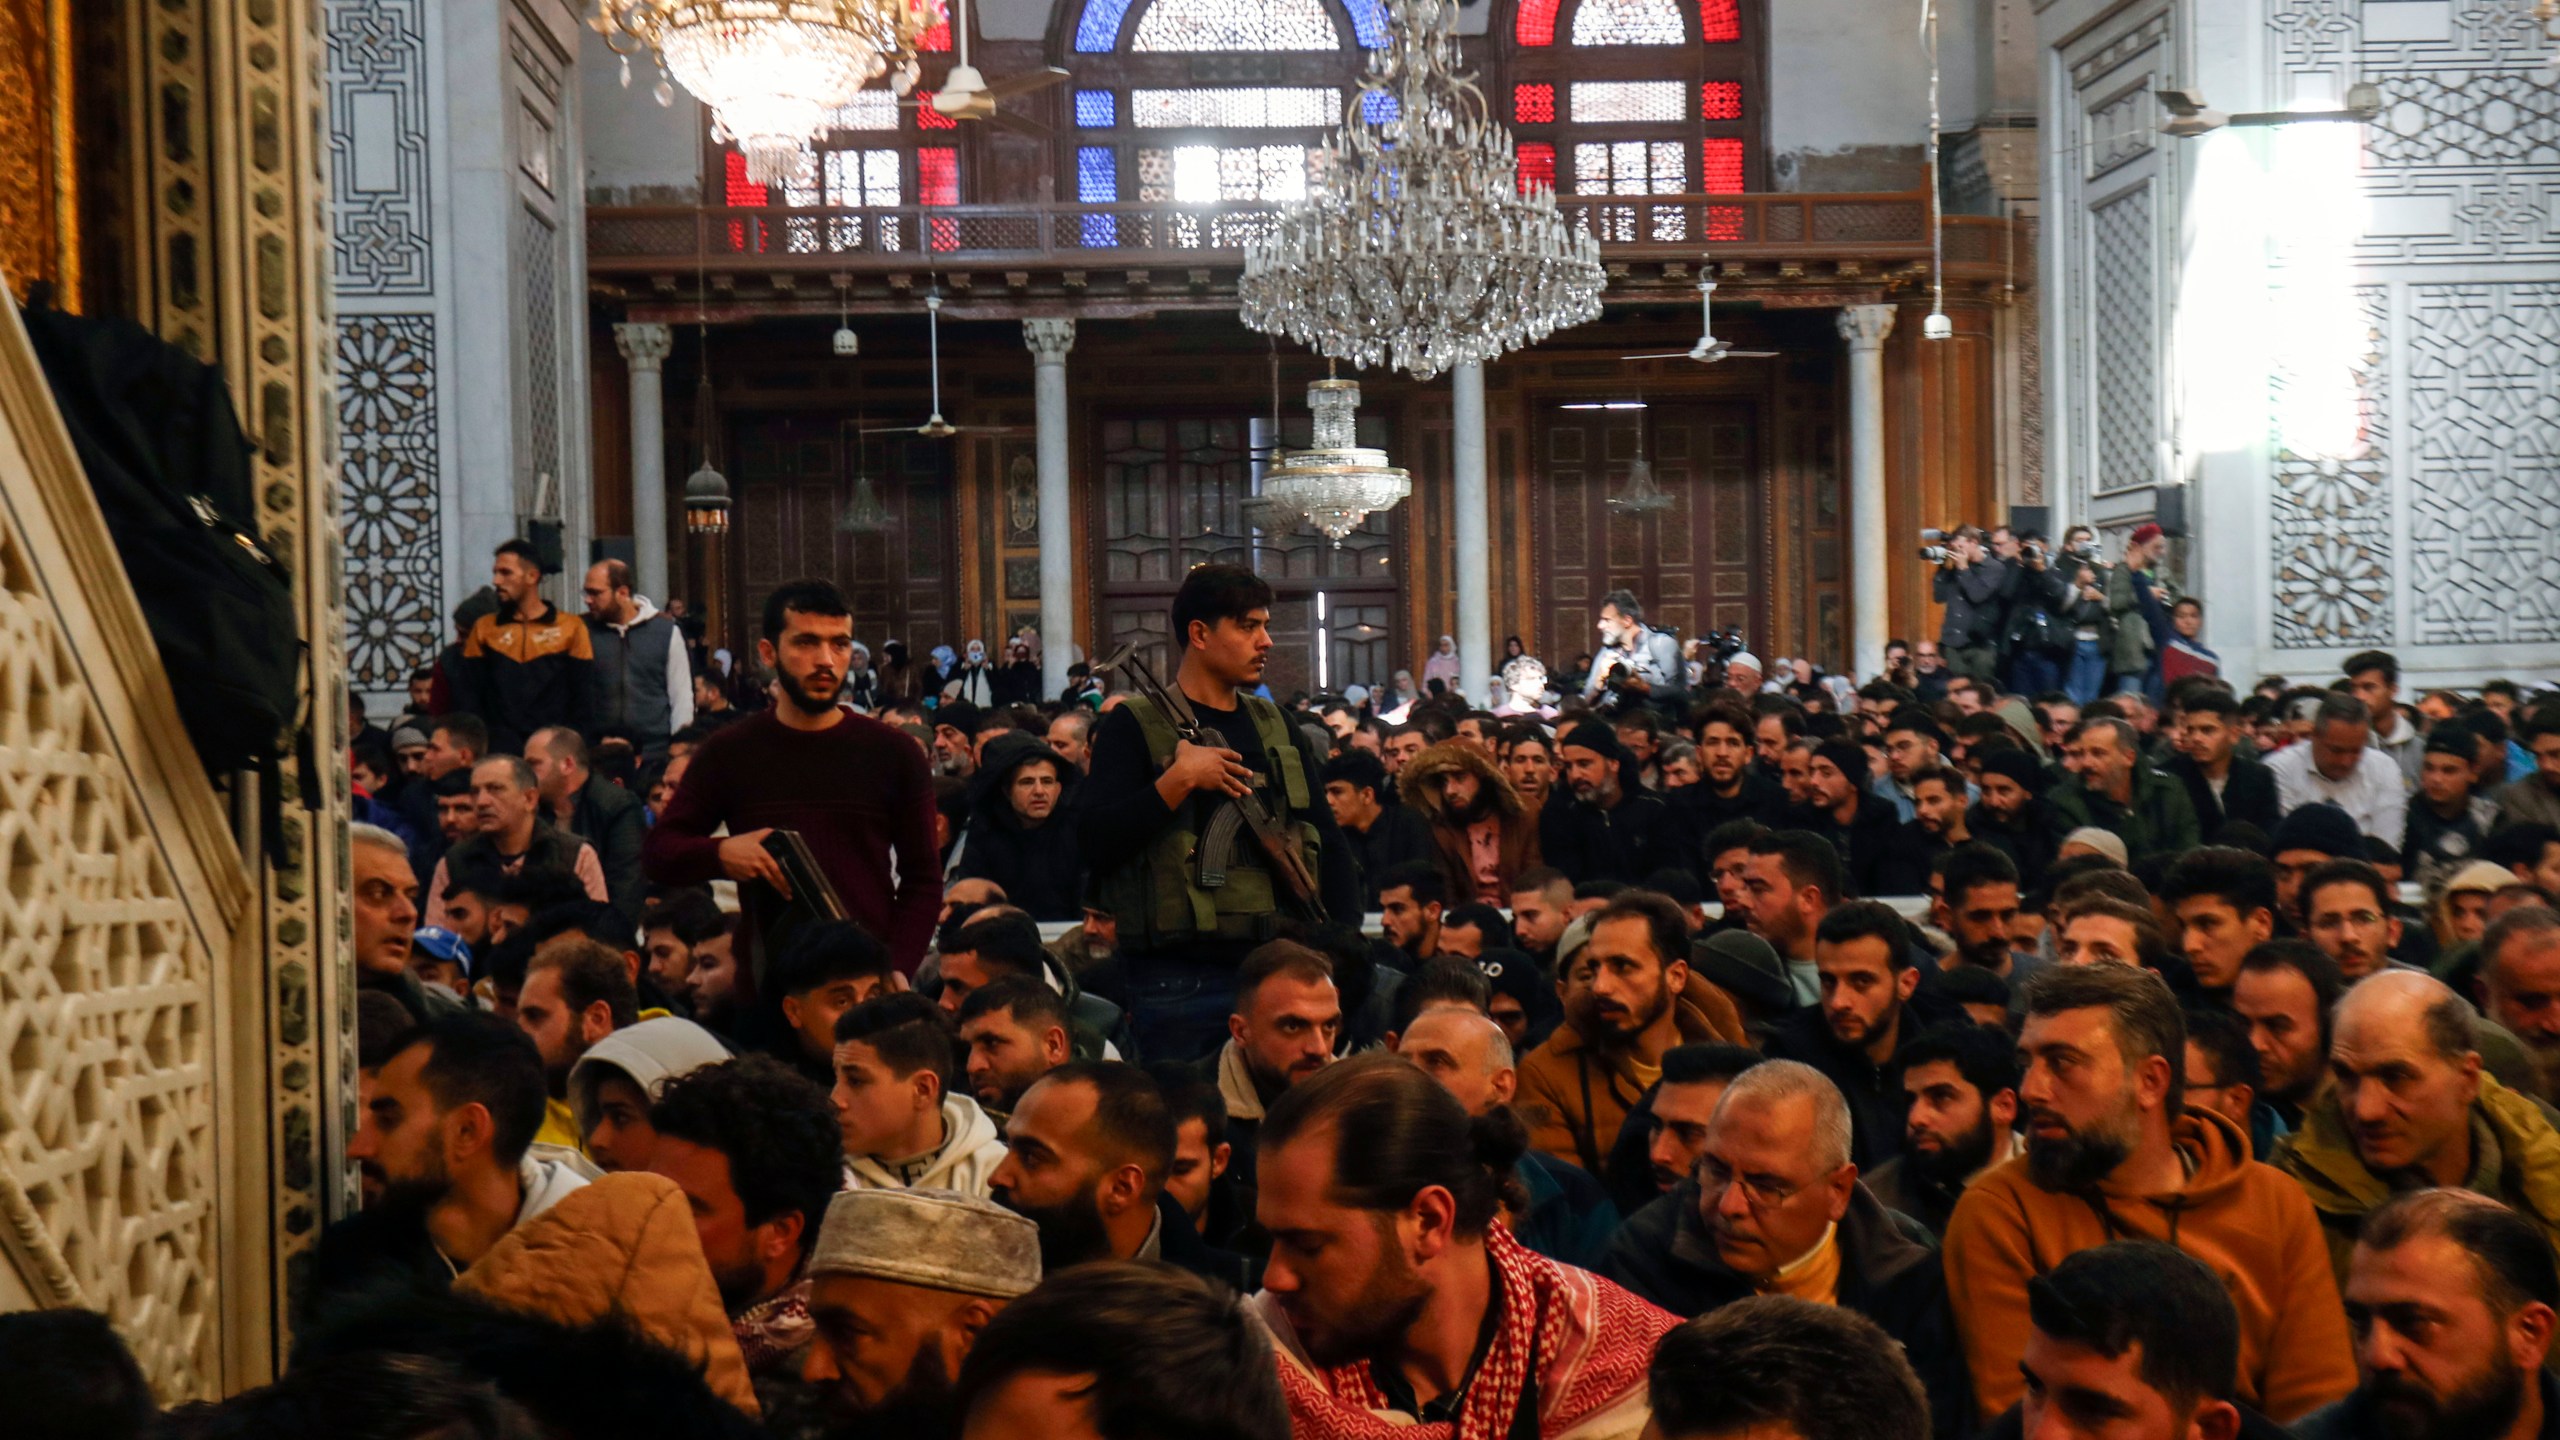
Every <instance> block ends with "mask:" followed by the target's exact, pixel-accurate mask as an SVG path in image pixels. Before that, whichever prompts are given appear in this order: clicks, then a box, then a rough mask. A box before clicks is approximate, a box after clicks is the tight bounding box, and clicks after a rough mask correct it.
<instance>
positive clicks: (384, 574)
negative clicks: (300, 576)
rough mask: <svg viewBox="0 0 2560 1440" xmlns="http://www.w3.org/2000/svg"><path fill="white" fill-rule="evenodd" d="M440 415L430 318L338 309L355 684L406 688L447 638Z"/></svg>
mask: <svg viewBox="0 0 2560 1440" xmlns="http://www.w3.org/2000/svg"><path fill="white" fill-rule="evenodd" d="M436 423H437V422H436V322H435V317H434V316H432V315H341V316H339V317H338V443H339V465H340V469H339V490H340V494H339V510H340V512H341V514H342V516H343V521H344V524H345V527H346V530H345V534H346V577H347V630H346V634H347V667H348V672H349V677H350V679H351V681H352V683H353V685H354V687H355V688H356V689H359V690H372V691H386V690H388V691H401V690H404V689H405V688H406V687H407V685H408V683H409V674H410V672H411V671H412V670H415V669H417V668H418V667H420V666H422V665H427V664H430V663H432V662H433V661H434V660H435V658H436V653H437V651H438V649H439V648H440V647H441V646H442V644H443V636H444V619H443V583H444V582H443V576H444V543H443V531H442V521H441V517H440V514H439V511H440V509H441V506H440V504H439V486H438V483H437V479H438V470H437V460H436V442H437V434H436Z"/></svg>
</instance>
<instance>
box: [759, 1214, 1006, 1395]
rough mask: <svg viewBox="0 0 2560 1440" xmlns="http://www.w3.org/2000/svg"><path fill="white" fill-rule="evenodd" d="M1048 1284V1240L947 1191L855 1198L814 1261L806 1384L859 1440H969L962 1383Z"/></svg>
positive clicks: (821, 1232)
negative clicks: (980, 1350)
mask: <svg viewBox="0 0 2560 1440" xmlns="http://www.w3.org/2000/svg"><path fill="white" fill-rule="evenodd" d="M1039 1284H1040V1232H1039V1231H1038V1229H1036V1228H1035V1227H1034V1226H1033V1225H1032V1223H1031V1222H1030V1221H1028V1220H1026V1219H1024V1218H1022V1217H1021V1216H1019V1215H1016V1214H1014V1213H1013V1212H1012V1211H1010V1210H1007V1209H1005V1208H1004V1207H1003V1206H1000V1205H996V1204H994V1203H992V1202H989V1201H985V1200H979V1199H975V1198H972V1197H969V1196H965V1195H955V1194H953V1193H951V1192H950V1191H947V1190H853V1191H848V1192H846V1193H845V1194H842V1195H838V1196H837V1197H836V1198H835V1200H834V1201H833V1203H831V1204H829V1205H828V1206H827V1218H826V1223H824V1224H823V1225H821V1226H819V1227H818V1243H817V1246H816V1248H814V1249H813V1250H811V1251H810V1253H809V1318H810V1320H811V1322H812V1323H813V1326H814V1328H815V1330H816V1332H817V1343H816V1344H813V1345H811V1346H810V1347H809V1349H808V1356H807V1361H806V1363H805V1364H804V1365H803V1366H802V1368H801V1372H800V1375H801V1378H802V1379H803V1380H805V1381H807V1382H808V1383H809V1384H811V1385H815V1386H825V1387H828V1388H829V1389H830V1390H831V1392H832V1393H831V1394H830V1395H829V1397H828V1402H827V1403H826V1405H825V1406H824V1407H823V1409H824V1413H825V1414H826V1415H827V1416H828V1418H829V1419H831V1420H834V1421H836V1422H838V1427H837V1432H836V1433H841V1434H848V1435H878V1436H890V1435H895V1436H899V1437H902V1440H959V1435H960V1414H961V1411H960V1403H959V1397H958V1394H957V1391H956V1389H955V1387H954V1384H953V1381H954V1377H956V1376H957V1375H958V1374H959V1373H960V1366H961V1363H962V1362H963V1361H965V1360H966V1359H968V1356H969V1350H970V1347H971V1346H972V1345H974V1344H976V1343H977V1339H978V1336H979V1335H980V1333H981V1332H983V1331H984V1330H985V1329H986V1326H987V1322H988V1321H990V1320H993V1319H994V1318H995V1317H996V1316H997V1315H998V1314H999V1313H1000V1312H1002V1311H1003V1310H1004V1308H1005V1307H1006V1306H1007V1305H1009V1304H1010V1303H1012V1302H1013V1301H1015V1300H1017V1299H1019V1298H1021V1297H1022V1296H1024V1295H1027V1294H1029V1293H1031V1291H1032V1290H1034V1289H1036V1288H1038V1286H1039Z"/></svg>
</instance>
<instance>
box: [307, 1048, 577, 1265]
mask: <svg viewBox="0 0 2560 1440" xmlns="http://www.w3.org/2000/svg"><path fill="white" fill-rule="evenodd" d="M394 1045H395V1048H394V1049H393V1050H392V1052H391V1053H390V1054H389V1055H388V1056H386V1057H384V1059H383V1061H382V1064H381V1066H380V1067H379V1068H377V1069H375V1070H372V1071H369V1072H367V1073H366V1075H365V1077H364V1084H363V1087H362V1090H361V1092H360V1093H361V1098H362V1109H360V1110H359V1111H358V1113H357V1118H356V1130H355V1134H353V1135H352V1136H349V1137H348V1140H347V1158H348V1159H350V1160H353V1161H355V1162H356V1165H357V1168H358V1169H359V1170H361V1171H362V1172H363V1173H364V1175H365V1178H366V1179H367V1181H368V1182H372V1183H376V1184H379V1185H380V1187H381V1199H380V1200H379V1201H378V1202H376V1203H375V1204H373V1205H370V1206H368V1207H367V1208H366V1209H365V1210H364V1212H363V1213H361V1214H358V1215H353V1216H350V1217H348V1218H347V1219H345V1220H341V1221H339V1222H338V1223H337V1224H335V1225H332V1226H330V1227H329V1229H328V1230H327V1231H326V1232H324V1233H323V1234H322V1235H321V1237H320V1249H319V1253H318V1256H317V1257H316V1259H315V1262H314V1266H313V1271H312V1277H311V1291H312V1300H313V1303H314V1305H315V1306H319V1305H325V1304H326V1303H327V1302H328V1301H329V1300H330V1299H332V1298H334V1297H339V1296H346V1295H353V1294H356V1293H359V1292H363V1291H367V1290H371V1289H373V1288H375V1287H377V1286H381V1285H386V1284H392V1285H398V1284H416V1285H421V1286H425V1287H430V1288H433V1289H437V1290H441V1289H443V1288H444V1287H446V1286H447V1285H449V1284H451V1283H452V1281H453V1277H454V1276H456V1275H458V1274H460V1273H462V1272H463V1271H464V1270H467V1269H469V1268H470V1267H471V1264H472V1262H473V1261H475V1260H478V1259H479V1258H480V1257H481V1256H483V1255H486V1254H488V1253H489V1251H490V1250H491V1249H492V1248H494V1247H495V1246H496V1245H497V1243H498V1241H499V1239H500V1238H501V1237H503V1236H505V1235H506V1233H507V1232H508V1231H510V1230H513V1229H514V1228H515V1227H516V1226H518V1225H521V1224H523V1223H524V1222H525V1221H527V1220H531V1219H532V1218H534V1217H535V1216H537V1215H540V1214H541V1213H542V1212H544V1211H545V1210H548V1209H550V1208H551V1207H552V1206H553V1205H556V1204H558V1203H559V1202H560V1200H561V1198H562V1197H563V1196H565V1195H567V1194H568V1193H569V1192H570V1191H573V1190H576V1189H578V1188H579V1187H580V1186H582V1185H585V1184H586V1183H587V1182H586V1179H585V1178H584V1177H583V1176H581V1175H579V1174H578V1173H577V1172H576V1171H575V1170H574V1169H572V1168H571V1167H570V1166H569V1164H568V1163H567V1162H566V1161H561V1160H540V1159H536V1158H534V1156H533V1155H532V1154H531V1151H532V1147H533V1133H534V1131H535V1130H537V1129H539V1128H540V1127H541V1125H542V1096H543V1085H542V1056H541V1055H540V1053H538V1052H537V1051H536V1050H535V1049H534V1048H533V1042H532V1041H531V1040H528V1039H526V1038H525V1035H524V1032H523V1031H521V1030H518V1029H517V1028H516V1027H515V1026H513V1025H511V1024H509V1023H507V1022H506V1021H504V1020H501V1019H498V1018H497V1017H496V1016H494V1015H483V1014H479V1013H477V1012H468V1011H466V1012H458V1013H455V1014H452V1015H447V1016H444V1017H441V1018H439V1019H435V1020H431V1021H428V1022H427V1023H426V1024H423V1025H420V1026H418V1027H417V1028H416V1029H414V1030H411V1031H410V1032H409V1033H408V1034H407V1035H406V1036H405V1037H403V1038H402V1039H400V1040H398V1041H396V1042H394Z"/></svg>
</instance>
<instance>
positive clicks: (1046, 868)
mask: <svg viewBox="0 0 2560 1440" xmlns="http://www.w3.org/2000/svg"><path fill="white" fill-rule="evenodd" d="M1034 760H1046V761H1048V762H1049V763H1050V765H1051V766H1053V767H1054V768H1055V769H1056V770H1057V772H1058V781H1059V791H1058V803H1057V805H1056V806H1055V807H1053V808H1052V809H1051V810H1050V811H1049V818H1048V819H1046V820H1044V821H1042V822H1041V823H1040V824H1039V825H1037V826H1031V825H1026V824H1024V823H1023V819H1022V816H1021V815H1020V814H1019V813H1017V812H1016V811H1015V810H1014V808H1013V801H1012V798H1011V795H1010V791H1011V790H1012V788H1013V777H1014V774H1015V772H1017V771H1019V770H1020V769H1021V768H1022V767H1023V766H1024V765H1027V764H1029V763H1030V762H1032V761H1034ZM1083 778H1084V776H1083V773H1082V772H1081V771H1079V770H1077V769H1076V767H1075V766H1073V765H1070V764H1068V763H1067V762H1066V761H1064V760H1061V759H1059V758H1058V752H1057V751H1055V750H1052V749H1050V748H1049V747H1048V745H1047V743H1046V742H1044V741H1041V740H1036V739H1034V738H1032V737H1031V736H1029V735H1027V734H1017V735H999V736H997V737H996V738H995V739H993V740H991V741H989V742H988V743H987V752H986V756H985V758H984V760H983V762H982V763H981V764H980V765H979V767H978V773H977V775H976V776H975V777H974V778H973V779H971V781H970V782H969V829H968V832H967V838H966V839H965V840H964V841H963V842H962V844H961V846H960V858H959V860H958V861H957V862H955V863H954V864H953V865H952V867H951V874H950V876H949V877H948V878H950V879H953V880H971V879H977V880H992V881H994V882H995V883H996V884H998V885H1000V886H1003V887H1004V893H1005V898H1006V899H1008V900H1010V901H1012V902H1013V903H1014V904H1016V905H1019V906H1021V907H1022V908H1023V909H1025V910H1028V911H1030V912H1031V914H1032V917H1033V918H1034V919H1038V920H1079V919H1082V918H1083V917H1084V858H1083V856H1082V855H1080V854H1079V853H1078V852H1077V849H1076V828H1075V826H1074V825H1073V824H1072V823H1070V822H1069V821H1068V819H1067V810H1068V807H1069V806H1071V805H1072V804H1073V803H1074V802H1075V795H1076V786H1077V784H1078V783H1079V782H1080V781H1082V780H1083Z"/></svg>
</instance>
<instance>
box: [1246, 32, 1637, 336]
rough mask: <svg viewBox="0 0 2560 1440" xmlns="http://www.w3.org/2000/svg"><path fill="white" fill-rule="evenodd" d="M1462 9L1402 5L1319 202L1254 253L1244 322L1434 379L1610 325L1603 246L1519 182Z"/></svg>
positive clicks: (1327, 153) (1340, 140)
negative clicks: (1466, 46)
mask: <svg viewBox="0 0 2560 1440" xmlns="http://www.w3.org/2000/svg"><path fill="white" fill-rule="evenodd" d="M1457 8H1458V7H1457V4H1456V0H1389V3H1388V17H1389V23H1390V26H1391V28H1392V33H1391V35H1390V36H1389V38H1388V41H1387V44H1386V45H1385V46H1384V47H1382V48H1380V49H1377V50H1374V51H1371V52H1370V55H1369V69H1368V73H1367V74H1366V75H1365V76H1363V77H1362V79H1361V82H1360V88H1361V95H1360V104H1359V105H1358V106H1356V107H1355V108H1354V109H1353V110H1352V112H1351V113H1350V115H1349V116H1348V117H1346V118H1345V120H1344V121H1343V124H1342V128H1341V130H1340V131H1338V132H1337V133H1336V134H1335V135H1334V136H1333V137H1332V138H1331V139H1329V140H1327V141H1326V142H1325V143H1324V147H1323V149H1321V150H1320V151H1318V152H1317V153H1316V155H1315V156H1314V157H1313V164H1311V165H1310V167H1309V172H1310V173H1309V175H1308V179H1307V196H1306V199H1304V200H1303V201H1300V202H1298V203H1296V204H1293V205H1291V206H1289V207H1288V208H1286V209H1284V210H1282V211H1281V212H1280V214H1279V215H1278V216H1277V217H1276V218H1275V220H1274V223H1273V225H1272V228H1271V230H1270V232H1269V233H1268V234H1266V235H1264V236H1262V237H1260V238H1258V239H1256V240H1254V241H1253V242H1251V243H1250V244H1248V245H1247V246H1246V247H1245V257H1244V278H1243V280H1242V281H1241V282H1240V283H1239V284H1238V286H1237V294H1238V296H1239V297H1240V299H1241V301H1242V304H1241V307H1240V309H1241V312H1242V317H1243V320H1244V323H1245V324H1247V325H1249V326H1252V327H1253V328H1254V329H1256V330H1262V331H1266V332H1276V333H1279V334H1284V335H1287V336H1288V337H1289V338H1290V339H1292V340H1295V341H1298V342H1299V343H1301V344H1304V345H1307V346H1310V347H1312V348H1314V349H1315V350H1317V351H1318V352H1320V353H1322V354H1325V355H1330V356H1332V357H1334V358H1335V359H1337V360H1342V361H1345V362H1348V363H1349V364H1352V365H1355V366H1359V367H1361V368H1363V369H1367V368H1370V367H1374V366H1377V365H1381V364H1392V365H1394V366H1395V367H1396V368H1397V369H1400V370H1403V371H1405V372H1407V373H1409V374H1411V375H1412V376H1413V377H1414V378H1415V379H1418V380H1427V379H1430V378H1431V377H1432V376H1434V375H1437V374H1439V373H1440V372H1441V371H1443V370H1446V369H1448V368H1449V367H1451V366H1453V365H1458V364H1462V363H1464V362H1467V361H1470V360H1475V361H1482V360H1490V359H1492V358H1494V357H1495V356H1497V355H1501V354H1504V353H1505V352H1507V351H1511V350H1516V349H1519V348H1520V347H1521V346H1523V345H1529V344H1534V343H1536V342H1537V341H1540V340H1543V339H1545V338H1546V337H1547V336H1548V335H1549V334H1550V333H1552V332H1554V331H1555V330H1556V329H1558V328H1559V327H1562V326H1569V325H1577V324H1580V323H1581V322H1583V321H1585V320H1589V319H1591V318H1592V317H1594V316H1596V315H1598V314H1599V313H1600V289H1601V286H1602V285H1603V284H1605V283H1606V279H1607V277H1606V276H1605V275H1604V274H1603V273H1602V271H1601V268H1600V242H1599V241H1598V240H1597V239H1596V238H1594V237H1593V236H1592V235H1591V234H1590V233H1589V232H1588V231H1585V230H1583V229H1581V228H1579V227H1577V226H1575V225H1573V224H1572V223H1570V222H1568V221H1567V220H1566V219H1565V218H1564V217H1563V216H1562V215H1561V214H1559V213H1558V212H1557V210H1556V201H1555V193H1554V191H1553V190H1552V189H1550V188H1547V187H1543V186H1537V187H1529V186H1523V185H1522V184H1521V182H1520V179H1519V174H1518V166H1517V163H1516V161H1515V160H1514V157H1513V155H1512V149H1511V134H1510V132H1509V131H1507V130H1505V129H1503V128H1502V126H1501V125H1499V124H1497V123H1495V121H1494V119H1493V114H1492V110H1491V107H1490V106H1488V105H1487V104H1486V102H1485V97H1484V92H1483V91H1481V90H1479V89H1477V88H1476V86H1475V84H1474V83H1473V80H1472V79H1471V77H1469V76H1467V75H1464V74H1461V73H1460V72H1459V70H1458V64H1459V58H1458V38H1457V35H1456V33H1455V25H1454V22H1455V17H1456V15H1457Z"/></svg>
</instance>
